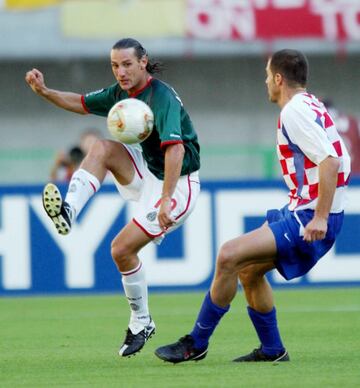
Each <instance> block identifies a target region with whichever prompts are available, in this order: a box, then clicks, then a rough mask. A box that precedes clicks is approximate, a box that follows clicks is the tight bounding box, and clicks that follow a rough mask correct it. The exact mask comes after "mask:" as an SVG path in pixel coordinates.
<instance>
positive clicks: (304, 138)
mask: <svg viewBox="0 0 360 388" xmlns="http://www.w3.org/2000/svg"><path fill="white" fill-rule="evenodd" d="M304 109H306V107H305V108H304ZM281 120H282V123H283V125H284V127H285V130H286V132H287V134H288V136H289V138H290V141H291V142H292V143H294V144H295V145H297V146H298V147H299V148H300V149H301V151H302V152H303V153H304V154H305V155H306V156H307V157H308V158H309V159H310V160H311V161H312V162H313V163H315V164H317V165H319V164H320V163H321V162H322V161H323V160H325V159H326V158H327V157H328V156H333V157H337V153H336V151H335V149H334V147H333V145H332V143H331V141H330V139H329V138H328V136H327V133H326V131H325V130H324V129H323V128H322V127H321V126H320V125H319V124H318V123H317V122H316V113H315V112H313V111H312V110H310V109H309V110H308V111H306V112H304V111H303V109H301V108H299V107H294V106H287V107H285V109H284V110H283V112H282V113H281Z"/></svg>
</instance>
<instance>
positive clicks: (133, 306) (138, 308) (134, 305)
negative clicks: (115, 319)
mask: <svg viewBox="0 0 360 388" xmlns="http://www.w3.org/2000/svg"><path fill="white" fill-rule="evenodd" d="M130 308H131V310H132V311H138V310H140V306H139V305H137V304H135V303H130Z"/></svg>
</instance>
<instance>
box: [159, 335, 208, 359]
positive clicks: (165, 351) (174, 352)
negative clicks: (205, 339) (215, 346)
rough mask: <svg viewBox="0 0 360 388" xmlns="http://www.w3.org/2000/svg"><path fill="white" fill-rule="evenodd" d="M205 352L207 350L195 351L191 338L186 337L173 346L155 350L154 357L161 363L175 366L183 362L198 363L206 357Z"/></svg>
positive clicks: (189, 336)
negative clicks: (169, 363)
mask: <svg viewBox="0 0 360 388" xmlns="http://www.w3.org/2000/svg"><path fill="white" fill-rule="evenodd" d="M207 351H208V349H207V348H204V349H195V347H194V339H193V337H191V335H186V336H185V337H182V338H180V339H179V341H177V342H175V343H173V344H170V345H165V346H161V347H160V348H157V349H156V350H155V355H156V356H157V357H159V358H160V359H161V360H163V361H166V362H172V363H173V364H177V363H179V362H184V361H200V360H202V359H204V358H205V357H206V355H207Z"/></svg>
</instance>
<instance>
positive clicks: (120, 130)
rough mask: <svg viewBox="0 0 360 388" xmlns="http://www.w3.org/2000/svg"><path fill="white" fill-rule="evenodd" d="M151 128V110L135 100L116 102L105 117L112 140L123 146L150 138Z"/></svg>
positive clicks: (152, 121)
mask: <svg viewBox="0 0 360 388" xmlns="http://www.w3.org/2000/svg"><path fill="white" fill-rule="evenodd" d="M153 126H154V114H153V112H152V110H151V109H150V107H149V106H148V105H147V104H145V102H143V101H140V100H137V99H136V98H127V99H125V100H121V101H119V102H117V103H116V104H115V105H114V106H113V107H112V108H111V109H110V111H109V113H108V117H107V127H108V130H109V132H110V133H111V135H112V136H113V138H114V139H116V140H118V141H120V142H121V143H125V144H136V143H141V142H142V141H144V140H145V139H147V138H148V137H149V136H150V134H151V132H152V129H153Z"/></svg>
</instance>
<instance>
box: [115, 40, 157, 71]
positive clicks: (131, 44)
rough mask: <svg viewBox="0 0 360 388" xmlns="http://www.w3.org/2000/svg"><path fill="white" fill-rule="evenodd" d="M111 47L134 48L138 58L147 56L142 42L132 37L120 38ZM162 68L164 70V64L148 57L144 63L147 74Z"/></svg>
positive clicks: (116, 48)
mask: <svg viewBox="0 0 360 388" xmlns="http://www.w3.org/2000/svg"><path fill="white" fill-rule="evenodd" d="M112 48H113V50H119V49H127V48H134V49H135V54H136V56H137V58H138V59H141V58H142V57H143V56H144V55H146V56H148V54H147V52H146V50H145V49H144V47H143V46H142V44H141V43H140V42H139V41H137V40H136V39H132V38H124V39H121V40H119V41H118V42H116V43H115V44H114V46H113V47H112ZM163 70H164V65H163V64H162V63H161V62H156V61H152V60H150V59H148V63H147V65H146V71H147V72H148V73H149V74H155V73H161V72H162V71H163Z"/></svg>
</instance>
